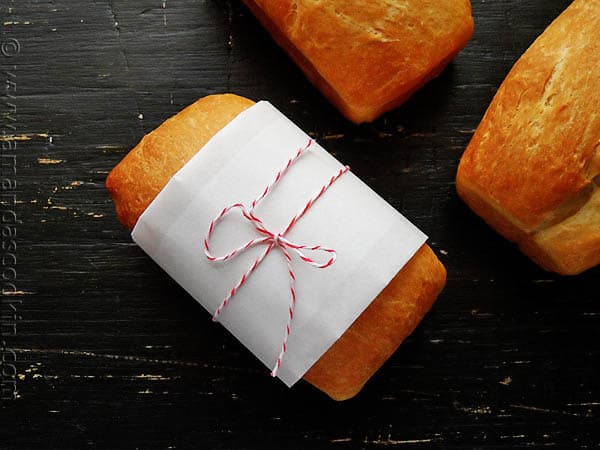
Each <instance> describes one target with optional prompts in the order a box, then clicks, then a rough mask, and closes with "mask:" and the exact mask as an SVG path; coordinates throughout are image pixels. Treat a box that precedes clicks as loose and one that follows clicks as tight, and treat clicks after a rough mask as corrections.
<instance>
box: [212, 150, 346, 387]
mask: <svg viewBox="0 0 600 450" xmlns="http://www.w3.org/2000/svg"><path fill="white" fill-rule="evenodd" d="M313 142H314V141H313V140H312V139H309V141H308V143H307V144H306V146H304V147H301V148H300V149H298V151H297V153H296V154H295V155H294V156H293V157H292V158H290V159H289V160H288V161H287V163H286V164H285V165H284V166H283V167H282V168H281V169H280V170H279V171H278V172H277V174H276V176H275V179H274V180H273V182H271V183H270V184H268V185H267V186H266V187H265V189H264V190H263V192H262V194H260V196H258V197H257V198H256V199H254V200H253V201H252V203H251V204H250V206H249V207H246V205H244V204H243V203H234V204H232V205H229V206H227V207H225V208H223V210H222V211H221V212H220V213H219V214H218V215H217V217H215V218H214V219H213V221H212V222H211V223H210V225H209V227H208V232H207V233H206V237H205V238H204V253H205V255H206V257H207V258H208V260H209V261H213V262H220V261H227V260H230V259H232V258H234V257H236V256H237V255H239V254H240V253H242V252H244V251H245V250H248V249H249V248H251V247H254V246H255V245H266V248H265V249H264V251H263V252H262V253H261V254H260V255H259V256H258V258H256V260H255V261H254V263H252V265H251V266H250V268H249V269H248V270H247V271H246V272H245V273H244V274H243V275H242V278H241V279H240V280H239V281H238V282H237V284H236V285H235V286H234V287H232V288H231V290H230V291H229V292H228V293H227V295H226V296H225V298H224V299H223V301H222V302H221V304H220V305H219V306H218V307H217V309H216V311H215V313H214V315H213V320H214V321H217V320H218V319H219V316H220V315H221V313H222V312H223V310H224V309H225V307H226V306H227V304H228V303H229V301H230V300H231V298H232V297H233V296H234V295H235V294H236V293H237V292H238V290H239V289H240V288H241V287H242V286H243V285H244V283H246V281H247V280H248V278H249V277H250V276H251V275H252V273H253V272H254V271H255V270H256V268H257V267H258V266H259V265H260V263H261V262H262V261H263V260H264V259H265V258H266V256H267V255H268V254H269V253H270V252H271V250H273V248H275V247H277V248H279V249H280V250H281V252H282V253H283V256H284V257H285V259H286V262H287V268H288V273H289V276H290V299H291V301H290V306H289V308H288V318H287V322H286V325H285V331H284V338H283V342H282V344H281V350H280V352H279V355H278V357H277V361H276V363H275V366H274V367H273V370H272V371H271V376H273V377H275V376H276V375H277V371H278V370H279V368H280V367H281V361H282V359H283V355H284V354H285V352H286V349H287V341H288V338H289V336H290V333H291V324H292V319H293V318H294V308H295V306H296V288H295V282H296V276H295V275H294V270H293V267H292V257H291V255H290V252H294V253H296V255H298V257H299V258H300V259H301V260H302V261H304V262H305V263H308V264H310V265H311V266H313V267H316V268H318V269H325V268H326V267H329V266H330V265H332V264H333V263H334V262H335V259H336V251H335V250H333V249H331V248H326V247H323V246H321V245H305V244H298V243H295V242H292V241H290V240H289V239H287V238H286V237H285V236H286V234H287V233H288V232H289V231H290V230H291V229H292V228H293V227H294V225H295V224H296V223H297V222H298V220H300V218H302V216H304V214H306V212H307V211H308V210H309V209H310V208H311V206H312V205H313V204H314V203H315V202H316V201H317V200H318V199H319V198H320V197H321V196H322V195H323V194H324V193H325V191H327V189H329V187H331V185H332V184H333V183H335V182H336V180H337V179H338V178H340V177H341V176H342V175H343V174H344V173H346V172H347V171H348V170H350V167H348V166H345V167H342V168H340V169H339V170H338V171H337V172H336V173H335V174H334V175H333V176H332V177H331V178H330V179H329V180H328V182H327V183H325V184H324V185H323V186H322V187H321V189H320V190H319V192H317V194H316V195H314V196H313V197H312V198H311V199H310V200H308V202H307V203H306V204H305V205H304V207H303V208H302V209H301V210H300V212H299V213H298V214H296V215H295V216H294V217H292V219H291V220H290V222H289V223H288V225H287V226H286V227H285V228H284V230H283V231H282V232H280V233H276V232H273V231H271V230H269V229H268V228H267V227H266V226H265V224H264V223H263V221H262V220H261V219H259V218H258V217H256V215H255V214H254V209H255V208H256V206H257V205H258V204H259V203H260V202H261V201H262V200H263V199H264V198H265V197H266V196H267V195H269V193H270V192H271V191H272V190H273V188H274V187H275V185H277V183H278V182H279V181H280V180H281V178H282V177H283V175H284V174H285V173H286V172H287V170H288V169H289V168H290V167H291V166H292V164H294V163H295V162H296V161H297V160H298V159H299V158H300V157H301V156H302V155H303V154H304V153H306V152H307V151H308V150H309V148H310V147H311V145H312V144H313ZM234 209H239V210H240V211H241V213H242V216H243V217H244V218H245V219H246V220H248V221H249V222H250V223H251V224H252V225H253V226H254V228H255V230H256V231H257V232H258V233H259V234H260V235H261V236H260V237H257V238H254V239H252V240H250V241H248V242H247V243H246V244H244V245H242V246H240V247H238V248H235V249H233V250H232V251H230V252H229V253H227V254H225V255H223V256H214V255H213V254H212V253H211V251H210V247H209V243H208V242H209V240H210V237H211V235H212V233H213V231H214V230H215V228H216V226H217V224H218V223H219V222H220V221H221V219H223V217H225V216H226V215H227V214H228V213H229V212H230V211H232V210H234ZM307 251H310V252H320V253H323V254H324V255H325V256H326V257H327V259H326V260H324V262H319V261H317V260H315V259H313V258H310V257H309V256H307V255H306V254H305V252H307Z"/></svg>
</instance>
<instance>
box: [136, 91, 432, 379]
mask: <svg viewBox="0 0 600 450" xmlns="http://www.w3.org/2000/svg"><path fill="white" fill-rule="evenodd" d="M307 141H308V136H307V135H306V134H305V133H304V132H303V131H302V130H300V129H299V128H298V127H296V125H294V124H293V123H292V122H291V121H289V120H288V119H287V118H286V117H285V116H283V115H282V114H281V113H280V112H279V111H278V110H277V109H275V108H274V107H273V106H272V105H271V104H270V103H268V102H259V103H257V104H256V105H254V106H253V107H251V108H249V109H248V110H246V111H244V112H242V113H241V114H240V115H239V116H238V117H236V118H235V119H234V120H233V121H231V122H230V123H229V124H228V125H227V126H226V127H225V128H223V129H222V130H221V131H220V132H219V133H217V135H215V136H214V137H213V138H212V139H211V140H210V142H208V143H207V144H206V145H205V146H204V147H203V148H202V151H200V152H198V153H197V154H196V155H195V156H194V157H193V158H192V159H191V160H190V161H189V162H188V163H187V164H186V165H185V166H184V167H183V168H182V169H181V170H180V171H179V172H178V173H177V174H176V175H175V176H173V178H172V179H171V180H170V181H169V183H168V184H167V185H166V187H165V188H164V189H163V190H162V191H161V192H160V194H159V195H158V196H157V197H156V199H155V200H154V201H153V202H152V204H151V205H150V206H149V207H148V208H147V209H146V211H145V212H144V214H142V216H141V217H140V219H139V220H138V222H137V225H136V227H135V229H134V230H133V234H132V236H133V239H134V240H135V242H136V243H137V244H138V245H139V246H140V247H141V248H142V249H144V251H145V252H146V253H147V254H148V255H150V256H151V257H152V258H153V259H154V260H155V261H156V262H157V263H158V264H159V265H160V266H161V267H162V268H163V269H164V270H165V271H166V272H167V273H168V274H169V275H170V276H171V277H173V278H174V279H175V280H176V281H177V282H178V283H179V284H180V285H181V286H183V287H184V288H185V289H186V290H187V291H188V292H189V293H190V294H191V295H192V296H193V297H194V298H195V299H196V300H197V301H198V302H199V303H200V304H202V306H204V307H205V308H206V309H207V310H208V311H209V312H210V313H211V314H212V313H214V311H215V309H216V308H217V306H218V305H219V304H220V303H221V301H222V300H223V298H224V297H225V295H226V293H227V292H228V291H229V290H230V289H231V288H232V287H233V286H234V285H235V284H236V283H237V281H238V280H239V279H240V277H241V275H242V274H243V273H244V272H245V271H246V270H247V269H248V268H249V267H250V265H251V264H252V262H253V261H254V260H255V259H256V257H257V256H258V254H259V253H260V252H261V251H263V250H264V247H261V246H258V247H255V248H252V249H250V250H249V251H247V252H245V253H242V254H241V255H238V256H237V257H235V258H234V259H232V260H229V261H225V262H218V263H215V262H210V261H208V260H207V258H206V256H205V255H204V253H203V246H202V242H203V239H204V237H205V235H206V231H207V228H208V226H209V224H210V221H211V220H212V219H213V218H214V217H215V215H216V214H217V213H218V212H219V211H220V210H222V209H223V208H224V207H225V206H228V205H230V204H232V203H235V202H238V201H239V202H250V201H251V200H252V199H254V198H256V197H258V195H259V194H260V193H261V192H262V190H263V189H264V188H265V186H266V185H267V184H268V183H270V182H271V181H272V180H273V177H274V175H275V173H276V172H277V171H278V170H279V169H280V168H281V166H282V165H283V164H285V162H286V161H287V160H288V159H289V158H290V157H291V156H293V155H294V154H295V152H296V151H297V149H298V148H300V147H304V146H305V145H306V143H307ZM340 167H341V164H340V163H339V162H338V161H337V160H336V159H335V158H333V157H332V156H331V155H330V154H329V153H327V152H326V151H325V150H323V148H321V147H320V146H319V145H315V144H313V145H312V147H311V150H310V151H309V153H308V154H306V155H304V156H302V157H301V158H300V159H299V160H298V161H297V162H296V163H295V164H294V165H293V166H292V167H291V168H290V169H289V171H288V172H287V173H286V174H285V176H284V177H283V179H282V180H281V181H280V183H279V184H278V185H277V186H276V187H275V189H274V191H273V192H271V193H270V194H269V195H268V196H267V197H266V198H265V199H264V200H263V202H262V203H260V204H259V206H258V207H257V208H256V209H255V211H254V212H255V214H256V216H258V217H260V218H261V219H262V220H263V222H264V223H265V225H266V226H267V227H268V228H269V229H270V230H271V231H274V232H279V231H282V230H283V228H284V227H285V226H286V225H287V223H288V221H289V219H290V218H291V217H292V216H293V215H295V214H296V213H298V211H299V209H300V208H301V207H302V206H303V205H304V204H305V203H306V201H307V200H308V199H309V198H310V197H312V196H313V195H314V194H315V193H316V192H317V191H318V190H319V189H320V188H321V186H322V185H323V184H325V182H326V181H327V180H328V179H329V178H330V177H331V176H332V175H333V174H334V173H335V172H336V171H337V170H338V169H339V168H340ZM254 237H257V232H256V230H254V228H253V227H252V226H251V225H250V224H249V222H247V221H246V220H245V219H244V218H243V217H241V214H238V213H237V212H232V213H230V214H229V215H228V216H227V217H225V218H224V219H223V221H222V222H221V223H220V224H219V229H217V230H216V231H215V233H214V234H213V237H212V238H211V251H212V252H213V254H215V255H222V254H225V253H228V252H229V251H230V250H232V249H233V248H235V247H238V246H239V245H242V244H244V243H245V242H246V241H248V240H249V239H252V238H254ZM286 237H287V238H288V239H290V240H291V241H294V242H297V243H301V244H310V245H322V246H324V247H329V248H333V249H335V250H336V251H337V260H336V262H335V264H333V265H332V266H330V267H328V268H327V269H317V268H315V267H312V266H310V265H308V264H306V263H304V262H302V261H301V260H299V259H298V258H297V257H295V256H292V258H293V263H292V264H293V266H294V271H295V274H296V292H297V304H296V309H295V313H294V319H293V322H292V332H291V335H290V337H289V340H288V347H287V352H286V354H285V356H284V358H283V362H282V365H281V368H280V369H279V372H278V377H279V378H280V379H281V380H282V381H283V382H284V383H285V384H286V385H288V386H291V385H293V384H294V383H295V382H296V381H298V380H299V379H300V378H301V377H302V376H303V375H304V374H305V373H306V371H307V370H308V369H309V368H310V367H311V366H312V365H313V364H314V363H315V362H316V361H317V360H318V359H319V358H320V357H321V356H322V355H323V353H325V351H326V350H327V349H328V348H329V347H330V346H331V345H332V344H333V343H334V342H335V341H336V340H337V339H338V338H339V337H340V336H341V335H342V334H343V333H344V332H345V331H346V329H348V327H349V326H350V325H351V324H352V322H354V320H355V319H356V318H357V317H358V316H359V315H360V314H361V313H362V311H363V310H364V309H365V308H366V307H367V306H368V305H369V304H370V303H371V301H373V299H374V298H375V297H376V296H377V295H378V294H379V293H380V292H381V290H382V289H383V288H384V287H385V286H386V285H387V284H388V283H389V282H390V281H391V279H392V278H393V277H394V276H395V275H396V273H398V271H400V269H401V268H402V267H403V266H404V265H405V264H406V263H407V262H408V261H409V260H410V259H411V257H412V256H413V255H414V254H415V252H416V251H417V250H418V249H419V248H420V247H421V245H423V243H424V242H425V240H426V239H427V238H426V236H425V235H424V234H423V233H421V232H420V231H419V230H418V229H416V228H415V227H414V226H413V225H412V224H411V223H410V222H408V220H406V218H404V217H403V216H402V215H401V214H399V213H398V212H397V211H396V210H395V209H394V208H392V207H391V206H390V205H389V204H388V203H387V202H385V201H384V200H383V199H382V198H381V197H379V196H378V195H377V194H376V193H375V192H373V191H372V190H371V189H370V188H369V187H368V186H367V185H365V184H364V183H363V182H362V181H360V180H359V179H358V178H357V177H356V176H355V175H353V174H352V173H351V172H348V173H346V174H344V175H343V176H342V177H341V178H340V179H338V180H337V181H336V182H335V183H334V184H333V185H332V186H331V187H330V188H329V190H328V191H327V192H326V193H325V194H324V195H323V197H321V198H320V199H319V200H318V201H317V202H316V203H315V204H314V205H313V207H312V208H311V209H310V210H309V211H308V213H307V214H306V215H305V216H304V217H303V218H302V219H301V220H300V221H299V222H298V223H297V224H296V225H295V226H294V228H293V229H292V230H291V231H290V233H288V234H287V236H286ZM289 303H290V298H289V276H288V273H287V266H286V263H285V259H284V257H283V255H282V254H281V252H280V251H279V250H278V249H277V248H275V249H273V251H272V252H271V253H270V254H269V255H268V256H267V257H266V259H265V260H264V261H263V263H262V264H261V265H260V266H259V268H258V269H257V270H256V271H255V272H254V273H253V274H252V276H251V277H250V278H249V279H248V281H247V282H246V283H245V284H244V285H243V286H242V288H241V289H240V290H239V291H238V293H237V294H236V295H235V296H234V297H233V299H232V300H231V301H230V303H229V304H228V306H227V308H226V309H225V310H224V311H223V313H222V314H221V316H220V321H221V323H222V324H223V325H224V326H225V327H226V328H227V329H228V330H229V331H230V332H231V333H233V334H234V335H235V336H236V337H237V338H238V339H239V340H240V341H241V342H242V343H243V344H244V345H245V346H246V347H248V349H250V351H252V353H254V354H255V355H256V356H257V357H258V358H259V359H260V360H261V361H262V362H263V363H264V364H265V365H266V366H267V367H269V368H272V367H273V365H274V363H275V361H276V359H277V356H278V353H279V350H280V347H281V342H282V340H283V337H284V327H285V323H286V320H287V309H288V307H289ZM209 323H210V322H209V321H207V322H206V326H209Z"/></svg>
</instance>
